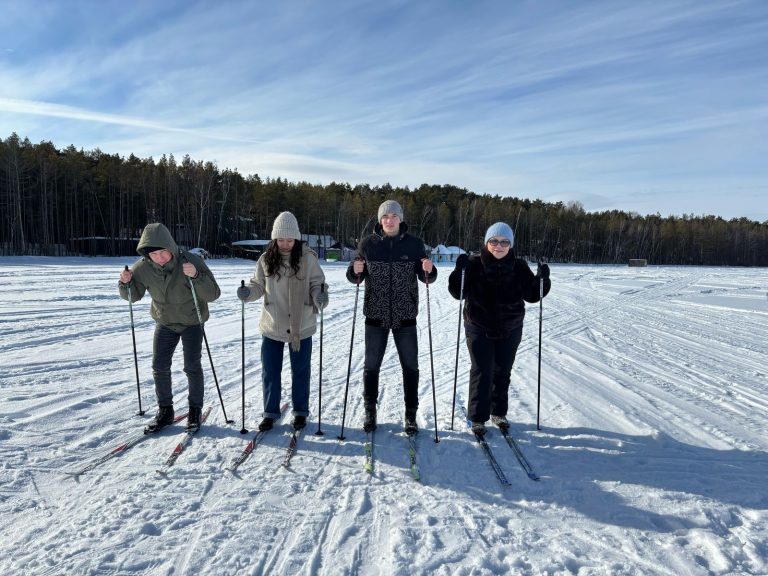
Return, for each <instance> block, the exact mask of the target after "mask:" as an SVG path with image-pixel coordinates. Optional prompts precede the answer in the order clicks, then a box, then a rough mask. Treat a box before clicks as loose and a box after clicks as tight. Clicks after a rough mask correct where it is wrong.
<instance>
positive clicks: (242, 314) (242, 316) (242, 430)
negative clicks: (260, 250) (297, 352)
mask: <svg viewBox="0 0 768 576" xmlns="http://www.w3.org/2000/svg"><path fill="white" fill-rule="evenodd" d="M240 286H241V287H243V286H245V280H240ZM240 304H241V307H240V324H241V327H242V336H241V338H240V343H241V348H242V351H243V354H242V356H243V358H242V366H243V368H242V378H241V381H242V392H243V393H242V398H243V427H242V428H240V434H248V430H246V428H245V300H241V301H240Z"/></svg>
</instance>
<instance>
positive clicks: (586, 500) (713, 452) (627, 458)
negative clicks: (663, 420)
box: [493, 427, 768, 532]
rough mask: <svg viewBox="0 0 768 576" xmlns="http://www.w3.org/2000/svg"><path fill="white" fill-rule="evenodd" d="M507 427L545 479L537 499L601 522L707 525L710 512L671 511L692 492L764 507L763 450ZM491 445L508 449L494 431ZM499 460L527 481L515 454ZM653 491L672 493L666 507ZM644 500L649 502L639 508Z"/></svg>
mask: <svg viewBox="0 0 768 576" xmlns="http://www.w3.org/2000/svg"><path fill="white" fill-rule="evenodd" d="M512 432H513V434H514V435H515V436H516V438H518V440H519V441H520V445H521V447H522V449H523V451H524V452H525V454H526V456H527V457H528V459H529V460H530V461H531V463H532V464H533V466H534V468H535V469H536V471H537V472H538V473H539V474H540V475H541V476H542V480H541V484H542V485H541V486H540V487H536V488H535V492H536V496H537V497H538V498H540V499H543V500H547V499H551V500H553V501H555V502H557V503H558V504H561V505H563V506H567V507H570V508H572V509H575V510H577V511H579V512H580V513H582V514H584V515H585V516H587V517H591V518H593V519H595V520H597V521H600V522H604V523H606V524H613V525H617V526H625V527H628V528H637V529H642V530H655V531H660V532H670V531H674V530H677V529H680V528H694V527H697V526H698V525H699V524H701V525H706V526H711V520H712V519H711V518H705V517H701V519H700V522H697V520H696V518H695V517H693V516H689V515H687V516H686V517H680V516H677V515H675V510H679V509H680V508H689V506H690V501H691V500H692V499H693V500H697V501H702V500H712V501H716V502H719V503H724V504H732V505H736V506H742V507H745V508H751V509H763V510H764V509H768V491H767V490H766V486H768V483H767V482H768V481H767V480H766V479H767V478H768V453H766V452H761V451H748V450H735V449H730V450H717V449H713V448H707V447H701V446H695V445H691V444H685V443H682V442H680V441H678V440H675V439H674V438H672V437H671V436H669V435H667V434H665V433H659V434H655V435H649V436H632V435H628V434H620V433H616V432H609V431H605V430H597V429H593V428H559V429H558V428H544V429H542V430H541V431H539V432H536V431H535V430H534V429H533V428H532V427H530V428H529V429H528V430H522V431H521V429H520V428H519V427H516V428H515V429H513V431H512ZM493 444H494V448H495V451H496V452H497V453H502V452H501V451H502V450H506V451H507V452H510V456H511V451H510V450H509V449H508V448H506V445H505V443H504V442H503V440H502V439H501V438H500V437H498V434H497V435H496V437H495V438H494V441H493ZM504 464H505V469H506V470H507V471H508V476H513V477H514V478H515V484H516V485H521V484H523V483H524V482H526V481H528V480H527V479H526V477H525V476H524V475H522V473H521V474H516V472H518V471H516V470H514V469H513V466H517V464H516V462H515V461H514V458H513V457H507V455H505V457H504ZM528 482H529V484H533V483H530V481H528ZM528 488H529V489H534V487H532V486H529V487H528ZM654 490H658V491H663V492H665V493H667V494H669V502H670V505H669V509H668V510H662V509H659V508H658V502H659V501H663V500H664V498H665V496H664V495H660V496H659V495H653V494H651V493H652V492H653V491H654ZM646 496H650V498H646ZM630 501H631V502H630ZM644 501H647V502H649V507H648V508H642V502H644ZM681 501H684V502H683V503H682V506H680V505H679V503H680V502H681ZM686 502H687V503H686ZM654 503H656V504H654ZM654 505H655V506H657V508H656V509H651V508H650V507H651V506H654ZM706 508H707V507H706V506H703V507H702V510H703V512H702V513H704V514H706V511H705V509H706ZM724 530H727V527H726V526H724Z"/></svg>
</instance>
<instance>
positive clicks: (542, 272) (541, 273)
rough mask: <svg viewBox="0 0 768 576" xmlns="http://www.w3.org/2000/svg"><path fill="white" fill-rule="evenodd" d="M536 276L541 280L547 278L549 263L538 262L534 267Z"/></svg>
mask: <svg viewBox="0 0 768 576" xmlns="http://www.w3.org/2000/svg"><path fill="white" fill-rule="evenodd" d="M536 276H538V277H539V279H541V280H548V279H549V265H547V264H543V263H539V267H538V268H537V269H536Z"/></svg>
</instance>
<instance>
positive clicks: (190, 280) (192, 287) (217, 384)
mask: <svg viewBox="0 0 768 576" xmlns="http://www.w3.org/2000/svg"><path fill="white" fill-rule="evenodd" d="M187 279H188V280H189V287H190V288H191V289H192V300H194V301H195V311H196V312H197V320H198V322H200V330H202V332H203V340H204V341H205V349H206V350H207V351H208V361H209V362H210V363H211V372H213V381H214V382H215V383H216V391H217V392H218V393H219V402H221V412H222V414H224V421H225V422H226V423H227V424H232V423H234V420H229V419H227V411H226V410H225V409H224V399H223V398H222V397H221V388H219V380H218V379H217V378H216V369H215V368H214V367H213V357H212V356H211V348H210V347H209V346H208V336H206V335H205V326H204V325H203V316H202V315H201V314H200V305H199V304H198V303H197V293H196V292H195V285H194V284H193V283H192V278H190V277H189V276H187Z"/></svg>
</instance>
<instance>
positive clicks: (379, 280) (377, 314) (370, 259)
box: [347, 223, 437, 328]
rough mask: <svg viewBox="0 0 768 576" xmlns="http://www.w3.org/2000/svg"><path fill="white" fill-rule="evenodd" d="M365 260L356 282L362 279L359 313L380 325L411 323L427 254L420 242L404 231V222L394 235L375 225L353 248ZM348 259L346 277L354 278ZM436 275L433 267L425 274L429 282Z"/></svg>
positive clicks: (417, 301)
mask: <svg viewBox="0 0 768 576" xmlns="http://www.w3.org/2000/svg"><path fill="white" fill-rule="evenodd" d="M357 252H358V254H359V255H360V256H362V257H363V258H364V259H365V268H364V269H363V273H362V274H361V275H360V278H359V281H361V282H362V281H364V282H365V299H364V302H363V314H364V315H365V323H366V324H369V325H372V326H381V327H383V328H400V327H403V326H414V325H415V324H416V316H417V315H418V314H419V289H418V284H416V279H417V278H418V279H419V280H420V281H421V282H425V281H426V279H427V278H426V274H425V273H424V270H423V269H422V265H421V260H422V259H423V258H426V257H427V252H426V250H425V249H424V242H422V241H421V240H420V239H419V238H416V237H415V236H411V235H410V234H408V225H407V224H405V223H401V224H400V233H399V234H398V235H397V236H392V237H390V236H386V235H385V234H384V232H383V230H382V228H381V224H377V225H376V226H375V228H374V233H373V234H371V235H370V236H368V237H366V238H363V240H362V241H361V242H360V246H359V247H358V250H357ZM352 266H353V263H352V262H350V265H349V267H348V268H347V280H349V281H350V282H352V283H357V282H358V278H357V276H356V275H355V272H354V270H353V269H352ZM436 278H437V268H433V269H432V272H431V273H430V274H429V283H430V284H432V283H434V281H435V279H436Z"/></svg>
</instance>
